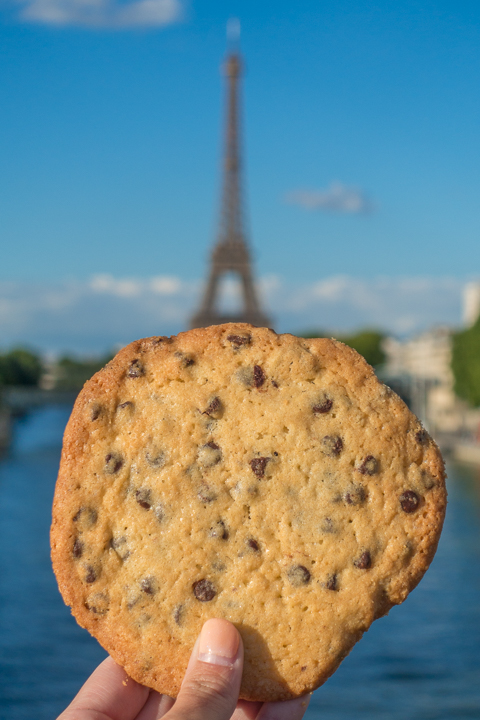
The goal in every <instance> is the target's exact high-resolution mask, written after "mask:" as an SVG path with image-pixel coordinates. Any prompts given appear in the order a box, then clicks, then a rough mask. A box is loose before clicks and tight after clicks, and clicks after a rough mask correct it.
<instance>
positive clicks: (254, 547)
mask: <svg viewBox="0 0 480 720" xmlns="http://www.w3.org/2000/svg"><path fill="white" fill-rule="evenodd" d="M245 542H246V544H247V546H248V547H249V548H250V549H251V550H253V552H258V553H259V552H260V545H259V544H258V542H257V541H256V540H254V539H253V538H247V539H246V540H245ZM307 572H308V571H307Z"/></svg>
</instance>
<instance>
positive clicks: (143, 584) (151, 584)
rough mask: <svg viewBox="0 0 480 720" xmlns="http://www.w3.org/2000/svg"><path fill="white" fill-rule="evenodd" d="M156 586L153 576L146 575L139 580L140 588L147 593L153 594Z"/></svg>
mask: <svg viewBox="0 0 480 720" xmlns="http://www.w3.org/2000/svg"><path fill="white" fill-rule="evenodd" d="M157 589H158V586H157V581H156V580H155V578H154V577H146V578H143V580H140V590H141V591H142V592H144V593H146V594H147V595H155V593H156V592H157Z"/></svg>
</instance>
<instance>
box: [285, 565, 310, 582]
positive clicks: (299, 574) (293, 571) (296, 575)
mask: <svg viewBox="0 0 480 720" xmlns="http://www.w3.org/2000/svg"><path fill="white" fill-rule="evenodd" d="M287 577H288V579H289V582H290V585H293V587H301V586H302V585H308V583H309V582H310V578H311V575H310V572H309V570H307V568H306V567H305V565H292V566H291V567H290V568H289V569H288V572H287Z"/></svg>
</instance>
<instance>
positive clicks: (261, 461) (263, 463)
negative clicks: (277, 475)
mask: <svg viewBox="0 0 480 720" xmlns="http://www.w3.org/2000/svg"><path fill="white" fill-rule="evenodd" d="M269 460H270V458H268V457H258V458H253V460H250V467H251V468H252V470H253V472H254V473H255V475H256V476H257V477H258V478H263V477H264V475H265V468H266V467H267V463H268V461H269Z"/></svg>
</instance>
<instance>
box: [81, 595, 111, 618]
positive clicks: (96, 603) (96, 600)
mask: <svg viewBox="0 0 480 720" xmlns="http://www.w3.org/2000/svg"><path fill="white" fill-rule="evenodd" d="M108 606H109V599H108V595H106V594H105V593H95V594H94V595H90V596H89V597H88V598H87V601H86V602H85V607H86V608H87V610H90V612H93V613H95V614H96V615H105V613H107V612H108Z"/></svg>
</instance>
